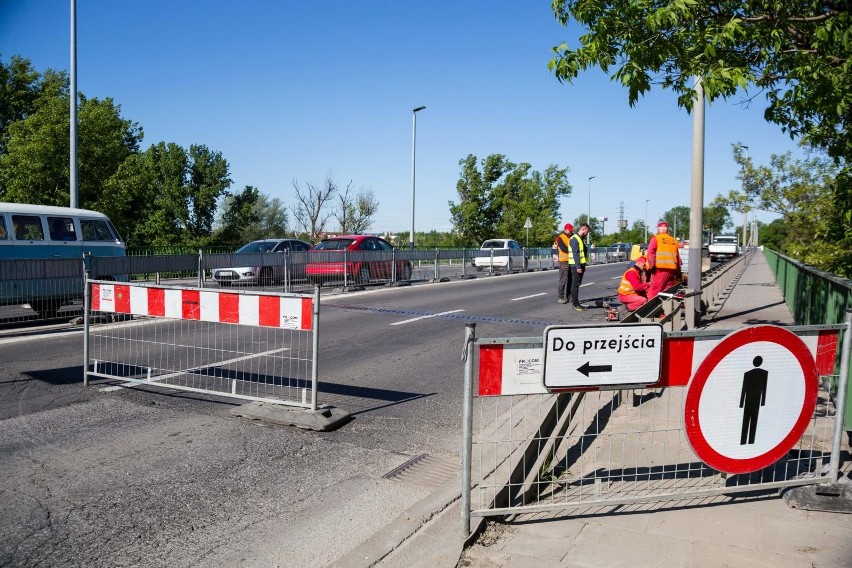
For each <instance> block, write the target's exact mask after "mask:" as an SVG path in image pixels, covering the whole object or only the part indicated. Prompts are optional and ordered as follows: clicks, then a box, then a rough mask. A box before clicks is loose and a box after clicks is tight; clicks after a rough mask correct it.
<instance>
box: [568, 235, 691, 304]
mask: <svg viewBox="0 0 852 568" xmlns="http://www.w3.org/2000/svg"><path fill="white" fill-rule="evenodd" d="M589 230H590V227H589V225H587V224H585V223H584V224H583V225H581V226H580V228H579V229H578V230H577V232H576V233H575V232H574V226H573V225H571V224H570V223H567V224H566V225H565V226H564V228H563V230H562V232H561V233H559V235H557V237H556V242H555V244H554V247H555V248H556V249H557V253H558V260H559V289H558V296H557V302H559V303H560V304H567V303H568V302H569V301H570V302H571V305H572V307H573V308H574V309H575V310H577V311H585V309H586V308H584V307H583V306H582V305H580V300H579V291H580V285H581V283H582V281H583V274H584V272H585V269H586V264H587V263H588V258H589V254H588V249H587V248H586V243H585V242H583V237H585V236H586V235H587V234H588V233H589ZM668 232H669V224H668V223H667V222H665V221H660V222H659V223H657V234H656V235H652V236H651V238H650V240H649V242H648V249H647V251H646V255H645V256H640V257H639V258H637V259H636V260H635V261H634V264H633V265H632V266H630V268H628V269H627V271H625V273H624V275H623V276H622V277H621V283H620V284H619V286H618V299H619V300H620V301H621V302H622V303H623V304H624V305H625V306H626V307H627V309H628V310H630V311H633V310H636V309H637V308H639V307H640V306H642V305H644V304H645V303H647V302H648V301H649V300H651V299H653V298H654V297H656V296H657V295H658V294H659V293H660V292H662V291H663V290H665V289H667V288H669V287H670V286H672V285H673V284H675V283H677V282H679V281H680V280H681V267H682V265H683V262H682V260H681V258H680V250H679V249H680V243H678V241H677V239H675V238H674V237H672V236H670V235H669V234H668Z"/></svg>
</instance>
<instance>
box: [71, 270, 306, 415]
mask: <svg viewBox="0 0 852 568" xmlns="http://www.w3.org/2000/svg"><path fill="white" fill-rule="evenodd" d="M95 284H97V285H115V284H116V283H115V282H113V281H104V280H91V279H88V278H87V279H86V284H85V287H84V306H85V307H86V309H84V310H83V385H84V386H89V377H100V378H106V379H115V380H120V381H125V382H127V383H128V384H139V385H148V386H155V387H159V388H166V389H173V390H181V391H188V392H196V393H203V394H208V395H214V396H222V397H226V398H236V399H240V400H249V401H256V402H266V403H272V404H278V405H285V406H294V407H300V408H307V409H309V410H311V411H316V410H317V386H318V352H319V306H320V292H319V288H315V289H314V293H313V295H311V296H307V295H301V294H278V293H272V292H256V291H246V292H243V291H228V292H223V293H226V294H232V295H242V296H258V297H272V298H297V299H306V298H311V300H312V306H311V363H310V397H309V400H302V401H298V400H290V399H282V398H270V397H259V396H251V395H246V394H238V393H237V392H236V381H240V380H241V379H231V381H233V382H234V387H233V388H232V392H226V391H222V390H215V389H205V388H199V387H191V386H186V385H180V384H172V383H162V382H159V381H156V380H151V379H150V378H135V377H124V376H116V375H111V374H108V373H104V372H100V371H99V370H98V362H97V361H94V362H93V361H92V359H91V356H90V347H91V346H90V334H91V330H92V325H93V323H92V293H91V290H92V286H93V285H95ZM122 285H124V286H128V287H138V288H156V289H158V290H175V291H180V292H183V291H200V290H201V289H200V288H194V287H178V286H161V285H153V286H152V285H146V284H141V283H136V284H123V283H122ZM205 292H208V293H217V292H216V291H212V290H205ZM115 313H119V314H125V313H128V312H115ZM128 315H129V316H132V314H131V313H128ZM143 317H150V318H155V319H159V320H172V321H182V320H178V319H175V318H170V317H168V316H143ZM193 321H194V320H193ZM139 323H140V322H138V321H128V322H126V323H113V324H110V325H118V326H121V325H139ZM205 323H209V324H212V325H222V326H230V325H236V324H234V323H218V324H216V323H215V322H209V321H206V322H205ZM270 329H279V328H270ZM93 363H94V366H93ZM183 372H184V373H188V370H187V371H183ZM154 378H155V379H156V378H157V377H154Z"/></svg>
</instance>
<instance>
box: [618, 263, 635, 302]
mask: <svg viewBox="0 0 852 568" xmlns="http://www.w3.org/2000/svg"><path fill="white" fill-rule="evenodd" d="M631 270H633V267H630V268H628V269H627V272H625V273H624V275H623V276H622V277H621V284H620V285H619V286H618V294H619V295H620V296H629V295H631V294H635V293H636V290H635V289H634V288H633V284H631V283H630V280H628V279H627V275H628V274H630V271H631Z"/></svg>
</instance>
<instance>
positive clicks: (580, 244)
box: [568, 234, 586, 264]
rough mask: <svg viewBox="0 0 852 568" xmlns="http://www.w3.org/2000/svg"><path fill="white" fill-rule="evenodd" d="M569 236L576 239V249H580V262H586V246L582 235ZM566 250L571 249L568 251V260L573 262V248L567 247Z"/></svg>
mask: <svg viewBox="0 0 852 568" xmlns="http://www.w3.org/2000/svg"><path fill="white" fill-rule="evenodd" d="M571 238H572V239H577V250H579V251H580V264H586V247H585V245H584V244H583V239H582V237H580V235H577V234H573V235H571ZM568 250H569V251H571V252H569V253H568V262H570V263H571V264H574V249H572V248H570V247H569V248H568Z"/></svg>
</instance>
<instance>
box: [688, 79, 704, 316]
mask: <svg viewBox="0 0 852 568" xmlns="http://www.w3.org/2000/svg"><path fill="white" fill-rule="evenodd" d="M692 109H693V110H692V190H691V198H690V204H689V205H690V207H689V287H690V288H692V290H693V291H694V292H695V296H693V315H694V320H693V321H694V324H695V325H698V324H699V323H700V322H701V251H702V243H703V242H704V240H703V234H702V227H703V226H704V211H703V207H704V89H703V88H702V87H701V78H700V77H696V78H695V98H694V99H693V103H692ZM690 319H693V318H689V316H687V321H689V320H690Z"/></svg>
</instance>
